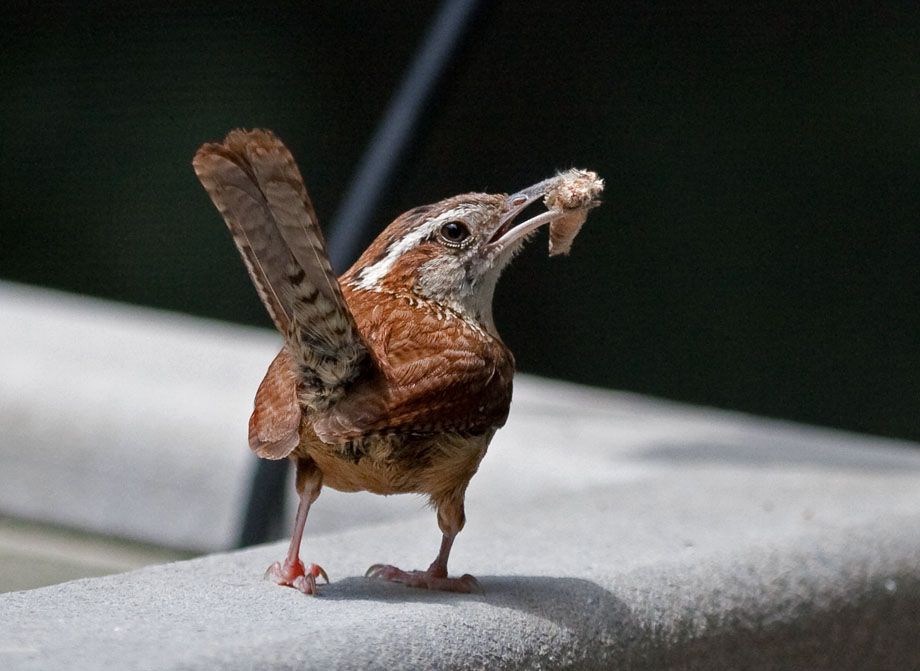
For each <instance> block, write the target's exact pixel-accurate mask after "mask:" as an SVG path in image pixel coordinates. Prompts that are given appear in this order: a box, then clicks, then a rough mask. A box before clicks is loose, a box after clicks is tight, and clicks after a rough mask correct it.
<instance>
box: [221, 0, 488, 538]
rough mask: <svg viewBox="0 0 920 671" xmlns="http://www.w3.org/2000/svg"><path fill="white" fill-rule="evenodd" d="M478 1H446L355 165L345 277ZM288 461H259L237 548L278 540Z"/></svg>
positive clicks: (340, 251)
mask: <svg viewBox="0 0 920 671" xmlns="http://www.w3.org/2000/svg"><path fill="white" fill-rule="evenodd" d="M476 5H477V0H444V2H443V3H442V4H441V7H440V8H439V9H438V13H437V15H436V16H435V18H434V21H433V22H432V24H431V26H430V27H429V29H428V32H427V33H426V35H425V39H424V41H423V42H422V45H421V47H420V48H419V50H418V51H417V52H416V55H415V58H414V59H413V60H412V63H411V65H410V67H409V70H408V72H407V73H406V75H405V76H404V77H403V80H402V82H401V84H400V86H399V88H398V89H397V91H396V94H395V95H394V96H393V98H392V99H391V100H390V104H389V105H388V106H387V109H386V112H385V113H384V115H383V119H382V120H381V122H380V125H379V126H378V127H377V131H376V132H375V133H374V137H373V138H371V141H370V144H369V145H368V147H367V149H366V150H365V152H364V155H363V156H362V158H361V161H360V162H359V163H358V167H357V170H356V171H355V176H354V178H353V179H352V182H351V184H350V185H349V188H348V191H346V194H345V198H344V199H343V201H342V203H341V205H340V206H339V209H338V211H337V212H336V214H335V217H334V218H333V220H332V226H331V228H330V230H329V234H328V236H327V246H328V249H329V258H330V260H331V261H332V267H333V268H334V269H335V270H336V272H339V273H341V272H343V271H344V270H345V269H346V268H347V267H348V266H349V265H350V264H351V263H352V262H353V261H354V259H356V258H357V257H358V255H359V254H360V253H361V251H362V250H361V242H362V240H363V239H364V237H365V236H366V234H367V231H368V229H369V226H370V225H371V224H372V223H374V222H373V219H372V216H373V213H374V211H375V209H376V207H377V205H378V203H379V202H380V197H381V195H382V194H383V191H384V189H386V187H387V185H388V184H389V182H390V180H391V179H392V176H393V173H394V172H395V171H396V168H397V166H398V165H399V163H400V161H401V159H402V157H403V155H404V154H405V151H406V149H407V147H408V145H409V141H410V140H411V139H412V135H413V133H414V132H415V131H416V127H417V125H418V121H419V118H420V116H421V114H422V111H423V109H424V107H425V103H427V102H428V100H429V99H430V98H431V95H432V93H433V92H434V89H435V86H436V85H437V83H438V81H439V79H440V78H441V76H442V75H443V74H444V70H445V69H446V68H447V65H448V63H449V62H450V59H451V57H452V56H453V55H454V52H455V51H456V49H457V47H458V45H459V43H460V39H461V37H462V36H463V34H464V32H465V30H466V28H467V27H468V26H469V24H470V21H471V19H472V17H473V12H474V11H475V9H476ZM288 463H289V462H288V460H287V459H282V460H280V461H268V460H266V459H259V460H258V462H257V463H256V466H255V472H254V474H253V478H252V484H251V488H250V492H249V501H248V503H247V506H246V512H245V516H244V518H243V527H242V530H241V531H240V536H239V542H238V546H239V547H245V546H247V545H254V544H256V543H262V542H265V541H267V540H271V539H273V538H277V537H279V536H280V535H281V534H282V533H283V532H281V529H280V528H279V521H280V519H281V516H282V515H281V513H282V511H283V510H284V494H285V485H286V482H287V469H288Z"/></svg>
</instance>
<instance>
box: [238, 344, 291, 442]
mask: <svg viewBox="0 0 920 671" xmlns="http://www.w3.org/2000/svg"><path fill="white" fill-rule="evenodd" d="M293 364H294V362H293V360H292V359H291V353H290V351H289V350H288V348H287V347H283V348H281V351H280V352H279V353H278V356H276V357H275V358H274V360H273V361H272V363H271V366H269V367H268V372H267V373H266V374H265V379H263V380H262V384H260V385H259V391H257V392H256V400H255V404H254V406H255V407H254V409H253V411H252V417H250V418H249V446H250V447H251V448H252V451H253V452H255V453H256V454H257V455H259V456H260V457H262V458H263V459H283V458H284V457H286V456H288V455H289V454H290V453H291V452H292V451H293V450H294V448H295V447H297V444H298V443H299V442H300V418H301V410H300V400H299V399H298V397H297V378H296V377H295V374H294V365H293Z"/></svg>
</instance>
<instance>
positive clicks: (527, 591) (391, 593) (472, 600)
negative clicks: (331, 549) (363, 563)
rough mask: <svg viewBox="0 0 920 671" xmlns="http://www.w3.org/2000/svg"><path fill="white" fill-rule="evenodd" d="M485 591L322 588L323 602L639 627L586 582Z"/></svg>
mask: <svg viewBox="0 0 920 671" xmlns="http://www.w3.org/2000/svg"><path fill="white" fill-rule="evenodd" d="M478 580H479V583H480V585H481V586H482V592H474V593H471V594H458V593H452V592H439V591H431V590H427V589H419V588H414V587H407V586H406V585H403V584H400V583H395V582H387V581H385V580H379V579H373V578H361V577H350V578H344V579H342V580H338V581H336V582H333V583H330V584H329V585H322V586H321V588H320V595H321V597H320V598H322V599H329V600H333V601H335V600H348V601H379V602H389V603H419V604H451V603H454V604H460V603H462V604H465V605H475V604H481V605H482V606H483V607H486V608H499V609H511V610H514V611H518V612H522V613H525V614H528V615H532V616H536V617H539V618H543V619H547V620H550V621H552V622H554V623H556V624H557V625H559V626H561V627H563V628H565V629H568V630H577V631H585V630H591V629H596V628H597V627H598V626H600V625H601V624H602V626H603V628H604V629H610V630H615V631H618V632H620V633H622V632H624V631H627V630H629V629H631V628H633V627H634V626H635V625H634V624H631V623H632V622H633V618H632V617H631V614H630V609H629V608H628V607H627V605H626V604H625V602H623V601H622V600H621V599H619V598H618V597H617V596H615V595H614V594H612V593H611V592H610V591H608V590H606V589H604V588H603V587H601V586H599V585H597V584H595V583H593V582H591V581H590V580H585V579H582V578H555V577H550V576H478Z"/></svg>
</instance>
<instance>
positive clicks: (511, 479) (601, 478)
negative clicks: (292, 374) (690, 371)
mask: <svg viewBox="0 0 920 671" xmlns="http://www.w3.org/2000/svg"><path fill="white" fill-rule="evenodd" d="M183 328H185V327H183ZM189 328H191V327H189ZM104 331H105V329H103V332H104ZM190 332H193V333H194V336H195V338H199V337H202V330H201V329H200V328H198V327H195V328H194V329H192V331H190ZM240 333H241V332H232V330H229V331H228V334H229V335H228V338H229V340H228V339H227V338H224V339H223V340H221V341H220V342H217V343H216V344H215V345H214V346H215V347H218V348H220V347H225V348H228V350H229V351H237V350H236V349H234V348H233V347H231V346H230V345H228V344H227V343H228V342H232V341H233V338H239V339H240V343H242V344H243V345H245V344H246V343H247V342H249V340H248V336H246V335H245V334H243V335H240ZM221 337H223V336H221ZM254 337H255V338H262V337H263V336H262V334H254ZM177 342H178V341H177ZM270 344H271V343H269V345H270ZM246 346H247V347H248V346H249V345H246ZM149 347H150V348H151V349H153V350H156V351H157V352H158V353H162V352H165V351H166V350H165V349H163V350H159V349H157V347H159V345H158V344H157V342H156V339H155V338H151V339H150V343H149ZM180 349H181V348H180ZM204 349H207V348H204ZM240 349H243V347H242V345H241V346H240ZM267 349H268V350H270V349H271V347H268V348H267ZM257 350H259V348H258V347H253V353H252V357H253V358H258V356H260V355H261V351H257ZM0 351H2V348H0ZM218 351H222V350H218ZM207 354H208V352H206V351H203V352H202V353H201V356H205V355H207ZM164 356H165V354H164ZM240 360H241V361H243V362H244V363H245V362H248V361H249V359H248V357H241V359H240ZM100 365H102V364H100ZM246 365H250V364H248V363H247V364H246ZM251 365H252V367H253V368H254V367H255V366H254V363H253V364H251ZM126 367H127V368H130V366H126ZM89 368H90V369H92V367H91V366H90V367H89ZM102 368H103V370H107V369H106V368H105V366H104V365H102ZM260 368H261V366H260ZM195 371H196V375H195V378H196V379H195V380H194V381H193V380H191V379H190V380H188V381H187V383H188V384H189V385H191V384H193V382H194V383H195V384H203V383H204V382H203V380H204V381H206V379H207V377H208V375H211V374H212V372H211V371H209V370H208V367H207V366H206V365H204V364H199V368H196V369H195ZM255 373H256V377H258V375H260V374H261V370H258V371H255ZM159 374H160V373H156V374H154V377H156V375H159ZM228 374H229V373H228ZM163 375H164V376H166V377H168V375H166V374H165V373H163ZM244 382H245V384H243V386H244V389H242V390H240V391H239V392H235V391H233V389H232V388H231V387H232V385H231V384H230V383H229V382H228V383H227V385H226V387H225V388H223V389H221V390H219V391H215V393H214V394H213V397H212V398H210V399H196V400H195V401H194V403H195V404H196V405H194V407H193V408H191V409H186V410H185V411H184V412H186V413H187V416H189V417H190V416H191V415H192V414H193V413H192V410H193V409H199V410H200V411H201V412H204V413H210V412H213V413H215V414H219V413H221V412H224V410H220V409H217V408H215V407H213V406H215V405H217V404H218V402H222V401H223V399H224V398H225V396H224V395H227V396H233V395H235V394H236V393H239V394H240V395H241V396H242V395H245V396H249V395H251V389H250V388H248V387H246V385H248V384H249V380H245V381H244ZM166 386H168V385H166V383H165V382H164V388H165V387H166ZM6 393H8V392H6ZM189 393H190V392H189ZM166 396H168V394H166V393H165V392H164V393H163V397H166ZM7 398H9V396H7ZM150 398H151V399H158V400H157V403H162V402H163V401H162V398H160V397H159V396H154V395H151V396H150ZM125 402H126V403H127V401H125ZM190 402H191V401H190ZM157 403H153V404H152V405H154V406H156V405H157ZM72 404H73V406H72V408H71V407H69V406H67V405H66V404H65V408H64V410H65V413H64V414H65V415H66V413H67V412H74V413H76V412H77V409H78V408H79V407H82V406H81V404H80V403H79V402H78V401H77V400H73V401H72ZM238 404H239V405H241V406H244V408H243V409H242V410H241V411H242V413H243V415H244V419H243V420H242V422H244V421H245V414H246V409H245V404H244V403H243V401H242V400H240V401H239V402H238ZM166 407H167V408H171V407H172V406H169V405H168V404H167V406H166ZM234 410H235V411H240V409H239V408H234ZM2 412H4V413H6V414H5V415H3V417H4V419H3V421H5V422H6V421H9V417H10V416H11V415H10V414H9V413H10V411H9V410H8V409H6V408H4V409H3V411H2ZM152 412H155V413H165V411H164V410H163V409H162V408H160V409H154V410H153V411H152ZM128 414H129V415H130V413H128ZM157 416H158V417H160V416H163V415H160V414H157ZM220 416H223V415H220ZM68 421H72V422H74V426H78V425H79V423H78V422H77V417H76V415H74V417H73V418H71V419H70V420H68ZM234 421H235V422H236V421H239V420H237V419H234ZM242 422H240V423H242ZM36 425H37V426H40V422H38V421H37V420H36ZM196 426H198V427H199V428H198V429H196V430H195V431H196V432H197V433H196V432H192V431H190V432H189V433H188V434H187V435H188V436H199V437H202V439H203V440H204V438H203V437H204V436H206V434H207V432H208V430H210V428H211V427H209V426H206V425H205V422H204V420H201V422H200V424H198V425H196ZM157 428H158V427H156V426H152V427H151V429H150V431H151V433H150V435H146V436H145V437H144V441H146V442H144V445H145V447H146V449H148V450H162V452H157V453H156V454H155V455H153V454H145V455H141V456H140V457H139V458H140V459H141V463H142V464H146V463H147V461H146V460H149V461H150V462H151V463H152V462H154V461H155V460H156V459H155V457H159V458H160V460H161V462H162V463H159V462H158V463H157V465H155V466H154V468H155V469H157V470H156V472H157V473H160V474H161V477H162V478H164V479H166V480H168V478H169V476H170V475H171V474H175V475H174V480H173V482H172V491H173V496H175V497H177V501H174V502H172V503H170V504H169V505H168V506H166V505H165V504H164V506H165V507H163V508H158V507H156V506H155V505H154V504H153V503H151V501H153V502H156V501H157V500H158V499H156V496H160V495H162V492H161V490H160V489H157V487H152V488H150V492H153V494H154V495H156V496H154V498H151V499H148V500H147V503H146V504H145V505H143V506H140V507H141V508H142V510H143V515H142V516H141V517H140V518H139V519H137V520H134V522H133V523H134V525H135V527H138V528H140V529H141V530H142V532H143V533H146V534H149V533H150V529H157V528H168V527H169V525H170V524H171V523H172V522H173V519H172V517H171V516H172V515H174V514H175V510H176V509H178V508H179V507H180V506H181V502H182V500H183V499H182V498H181V497H183V496H185V495H186V494H187V495H188V497H189V501H191V502H192V504H193V505H200V510H199V511H198V512H197V513H196V515H199V514H200V515H201V516H202V518H201V520H200V521H198V522H195V524H206V521H207V515H206V514H205V513H206V511H207V506H206V505H205V504H204V503H202V501H203V500H204V499H206V498H207V496H208V492H207V491H205V492H202V491H201V490H200V489H199V490H195V483H194V482H191V481H187V480H186V479H187V478H188V477H189V476H188V474H187V473H186V472H185V470H186V469H191V470H192V471H193V472H194V473H201V474H202V477H204V478H206V482H216V481H217V480H215V479H213V478H214V477H215V476H213V474H210V471H209V469H217V470H220V469H222V468H224V466H223V465H220V464H214V463H213V462H212V463H197V462H196V461H195V460H196V459H198V458H201V459H209V458H210V457H211V456H212V453H211V452H208V450H209V449H211V448H207V449H203V448H201V447H200V446H198V447H190V448H189V450H188V451H185V452H182V451H181V450H178V448H177V447H176V446H175V445H165V446H163V445H161V443H160V440H159V439H158V438H157V437H156V435H155V430H156V429H157ZM235 430H238V429H235ZM4 431H6V429H4ZM35 431H38V429H35ZM49 431H50V430H49ZM88 431H89V430H88V429H87V434H86V435H87V436H88V435H89V433H88ZM173 431H175V429H173V428H168V429H167V430H166V432H165V434H164V435H165V437H166V438H167V439H170V438H173V437H174V433H172V432H173ZM8 435H9V434H8V433H7V434H6V436H8ZM19 435H21V436H23V437H24V438H25V439H28V438H29V437H30V436H33V435H37V434H28V435H26V434H24V433H20V434H19ZM99 435H104V432H100V433H99ZM78 439H79V440H88V439H87V438H86V437H85V436H78ZM5 440H6V437H4V438H2V439H0V444H3V443H4V442H5ZM62 440H64V443H62V444H61V445H58V446H57V448H55V444H54V442H53V441H49V442H48V443H47V446H46V451H53V450H54V449H57V450H62V449H64V448H66V446H67V444H68V443H67V442H66V441H67V437H66V436H65V437H64V439H62ZM228 440H229V439H228ZM240 443H241V441H237V443H236V444H234V445H227V444H221V445H215V446H214V448H213V449H214V450H217V449H218V448H219V449H220V450H222V451H223V453H225V454H227V455H230V456H228V457H227V458H228V459H230V460H233V459H236V458H237V457H236V456H234V454H235V453H236V452H239V451H243V452H245V446H244V445H242V444H240ZM130 446H131V443H130V441H128V440H120V441H118V442H117V443H116V445H115V447H114V448H111V449H112V451H111V452H109V453H108V456H107V457H105V455H104V453H103V452H100V453H99V454H97V455H96V456H95V457H94V458H95V459H96V460H97V461H96V463H98V464H100V467H105V468H109V469H110V470H111V472H112V473H113V474H118V473H121V472H123V471H124V472H128V473H135V472H137V471H138V469H139V467H138V465H137V464H136V463H135V462H133V461H132V457H134V456H135V452H132V451H131V449H130ZM30 447H31V444H30V443H29V442H28V440H26V442H24V443H19V444H18V449H19V450H20V452H22V453H25V454H28V455H30V457H29V458H33V456H34V455H32V450H31V449H26V448H30ZM4 449H5V450H6V452H5V454H6V455H7V456H6V457H5V458H6V459H7V461H6V463H4V464H3V467H4V468H6V464H7V463H11V461H12V458H11V456H10V455H11V451H10V448H9V446H8V445H7V446H6V447H5V448H4ZM99 449H100V450H102V449H103V448H99ZM105 449H110V448H108V447H107V448H105ZM40 454H41V453H40ZM53 454H56V452H54V453H53ZM85 454H91V451H87V452H85ZM45 456H46V460H47V462H48V463H49V468H51V469H52V470H53V467H54V463H55V462H54V459H52V458H50V457H49V456H48V455H47V454H46V455H45ZM52 456H53V455H52ZM180 457H181V458H180ZM107 460H111V461H112V463H109V461H107ZM186 462H191V463H186ZM68 463H69V462H68ZM221 472H224V471H221ZM240 472H241V473H242V472H243V471H240ZM0 473H2V471H0ZM3 477H5V476H4V475H0V478H3ZM55 477H58V476H55ZM208 478H211V479H208ZM60 482H62V483H64V484H65V485H66V483H67V482H68V480H67V478H63V477H62V478H61V479H60ZM134 484H135V486H136V487H137V494H138V495H139V496H140V495H143V496H150V495H151V494H150V492H148V491H147V490H145V489H144V488H143V487H141V486H140V485H141V484H143V480H142V479H141V478H137V479H136V480H135V481H134ZM6 486H7V485H6V483H5V482H4V483H3V487H6ZM37 486H41V485H40V484H39V485H37ZM221 486H223V485H221ZM187 490H188V491H187ZM215 491H216V492H217V493H220V491H222V490H220V488H219V487H218V489H216V490H215ZM211 493H214V492H211ZM122 495H123V494H119V495H118V496H122ZM0 496H3V497H5V494H3V495H0ZM112 496H113V497H114V498H116V499H117V498H118V496H116V495H114V494H112ZM164 496H165V495H164ZM7 498H8V497H7ZM7 498H0V503H4V504H5V502H6V500H7ZM36 498H37V497H36ZM232 500H233V497H232V496H227V497H226V498H225V499H221V501H223V502H225V503H226V501H232ZM70 505H71V506H73V505H74V504H73V501H70ZM126 505H128V506H129V507H130V506H131V505H133V506H135V507H137V504H126ZM132 510H133V508H132ZM467 513H468V525H467V528H466V529H465V530H464V531H463V533H462V534H461V535H460V537H459V538H458V540H457V543H456V545H455V549H454V553H453V555H452V558H451V569H452V572H455V573H465V572H469V573H473V574H474V575H476V576H478V577H479V579H480V581H481V582H482V584H483V586H484V588H485V594H482V595H479V594H477V595H471V596H466V595H452V594H438V593H428V592H424V591H417V590H410V589H406V588H404V587H402V586H400V585H395V584H383V583H379V582H374V581H369V580H366V579H364V578H363V577H361V576H362V575H363V573H364V570H365V569H366V568H367V566H368V565H370V564H372V563H375V562H381V561H385V562H391V563H395V564H397V565H400V566H402V567H403V568H421V567H425V566H427V564H428V562H429V561H430V560H431V559H432V557H433V555H434V553H435V550H436V548H437V544H438V532H437V527H436V524H435V521H434V515H433V514H432V513H431V512H430V511H427V510H426V509H425V508H424V506H423V505H422V503H421V502H420V501H419V500H418V499H416V498H413V497H393V498H381V497H372V496H358V495H344V494H336V493H334V492H328V491H326V492H324V493H323V495H322V496H321V497H320V499H319V501H318V502H317V504H316V506H315V508H314V510H313V511H312V513H311V518H310V520H309V521H308V524H307V536H306V540H305V542H304V556H305V558H306V559H307V560H309V561H314V562H317V563H319V564H320V565H322V566H323V567H324V568H325V569H326V570H327V571H328V572H329V575H330V577H331V578H332V580H333V582H332V584H330V585H328V586H323V587H322V588H321V596H319V597H317V598H310V597H305V596H303V595H302V594H300V593H298V592H295V591H293V590H290V589H285V588H279V587H276V586H274V585H272V584H269V583H267V582H264V581H262V580H261V576H262V574H263V572H264V571H265V568H266V567H267V566H268V564H269V563H270V562H271V561H273V560H275V559H278V558H280V557H281V556H282V554H283V551H284V547H283V544H272V545H269V546H263V547H259V548H254V549H251V550H247V551H244V552H237V553H231V554H216V555H211V556H208V557H205V558H202V559H196V560H192V561H187V562H179V563H174V564H165V565H160V566H155V567H151V568H146V569H141V570H139V571H135V572H133V573H127V574H122V575H118V576H109V577H104V578H96V579H87V580H80V581H75V582H70V583H65V584H62V585H57V586H53V587H47V588H42V589H37V590H32V591H27V592H17V593H11V594H6V595H0V668H2V669H49V668H54V669H115V668H117V669H214V668H220V669H295V668H381V669H393V668H407V667H430V668H484V667H486V666H489V667H490V668H491V667H493V666H495V667H497V668H501V667H504V668H516V667H517V668H521V667H526V668H563V667H578V668H591V667H593V668H613V669H616V668H624V669H670V668H674V669H732V668H745V669H865V668H871V669H910V668H920V450H918V446H916V445H912V444H906V443H899V442H897V441H888V440H881V439H873V438H868V437H864V436H856V435H852V434H845V433H841V432H835V431H829V430H823V429H816V428H810V427H803V426H797V425H792V424H787V423H783V422H775V421H768V420H762V419H757V418H752V417H748V416H744V415H739V414H733V413H725V412H718V411H712V410H707V409H700V408H689V407H686V406H681V405H677V404H671V403H664V402H659V401H653V400H650V399H645V398H641V397H636V396H632V395H629V394H622V393H612V392H600V391H596V390H589V389H585V388H581V387H577V386H574V385H564V384H558V383H550V382H546V381H540V380H535V379H532V378H527V377H522V378H521V379H520V383H519V384H518V385H517V388H516V397H515V403H514V406H513V410H512V414H511V417H510V419H509V422H508V426H507V427H506V429H504V430H503V431H501V432H499V434H498V436H497V438H496V440H495V441H494V443H493V445H492V448H491V449H490V452H489V454H488V455H487V457H486V459H485V460H484V462H483V464H482V468H481V470H480V473H479V475H477V477H476V478H475V479H474V480H473V483H472V485H471V487H470V490H469V494H468V506H467ZM109 514H113V513H109ZM234 514H235V512H234ZM72 515H73V516H74V517H79V514H78V513H72ZM118 519H120V518H118ZM125 520H128V518H127V516H125ZM195 524H191V525H189V527H188V528H189V529H194V527H195ZM124 525H125V526H126V527H129V526H130V524H129V522H128V521H125V522H124ZM183 533H187V532H183ZM141 535H142V534H141ZM218 536H219V535H217V534H216V535H215V536H214V538H213V539H212V541H211V542H215V543H216V542H219V541H220V539H219V538H218Z"/></svg>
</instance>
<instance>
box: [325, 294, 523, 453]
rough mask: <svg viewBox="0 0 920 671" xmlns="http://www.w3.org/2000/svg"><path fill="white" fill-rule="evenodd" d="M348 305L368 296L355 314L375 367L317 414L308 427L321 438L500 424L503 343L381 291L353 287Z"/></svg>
mask: <svg viewBox="0 0 920 671" xmlns="http://www.w3.org/2000/svg"><path fill="white" fill-rule="evenodd" d="M349 301H350V302H351V303H353V304H354V303H357V302H361V301H374V302H376V304H375V305H374V307H372V308H371V307H365V308H364V309H362V310H361V311H360V312H358V311H356V312H358V313H359V314H362V315H369V318H368V321H367V323H362V324H361V329H362V332H363V333H364V335H365V338H366V341H367V342H368V344H369V345H370V347H371V348H372V350H373V353H374V358H375V359H376V361H377V367H375V368H374V369H372V370H371V369H369V370H368V372H367V373H366V374H365V376H364V377H362V378H359V379H358V380H357V381H356V382H355V383H354V385H352V387H351V388H350V389H349V393H348V395H347V396H346V397H344V398H343V399H342V400H340V401H339V402H338V403H337V404H335V405H334V406H332V407H330V408H329V409H328V410H326V411H324V412H322V413H319V414H318V415H317V416H316V417H315V419H314V421H313V428H314V430H315V431H316V433H317V435H318V436H319V437H320V439H322V440H323V441H324V442H327V443H344V442H347V441H348V440H351V439H354V438H357V437H360V436H363V435H367V434H372V433H392V432H400V433H403V432H405V433H409V432H419V433H427V432H434V431H470V432H479V431H485V430H488V429H491V428H498V427H500V426H502V425H503V424H504V423H505V419H506V418H507V416H508V407H509V405H510V402H511V382H512V377H513V375H514V359H513V357H512V355H511V353H510V352H509V351H508V349H507V348H506V347H505V346H504V344H503V343H502V342H501V341H500V340H498V339H495V338H492V337H490V336H485V337H483V335H484V334H483V333H482V332H480V331H478V330H477V329H476V328H475V327H473V326H471V325H469V324H467V323H466V322H465V321H463V320H461V319H460V318H458V317H456V316H453V315H451V314H450V313H440V317H439V314H438V313H437V312H435V311H429V310H425V309H422V308H419V307H412V306H410V305H409V304H408V303H407V302H406V301H404V300H400V299H392V300H387V299H386V298H385V295H384V294H379V293H375V292H355V293H353V294H351V295H350V296H349Z"/></svg>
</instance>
